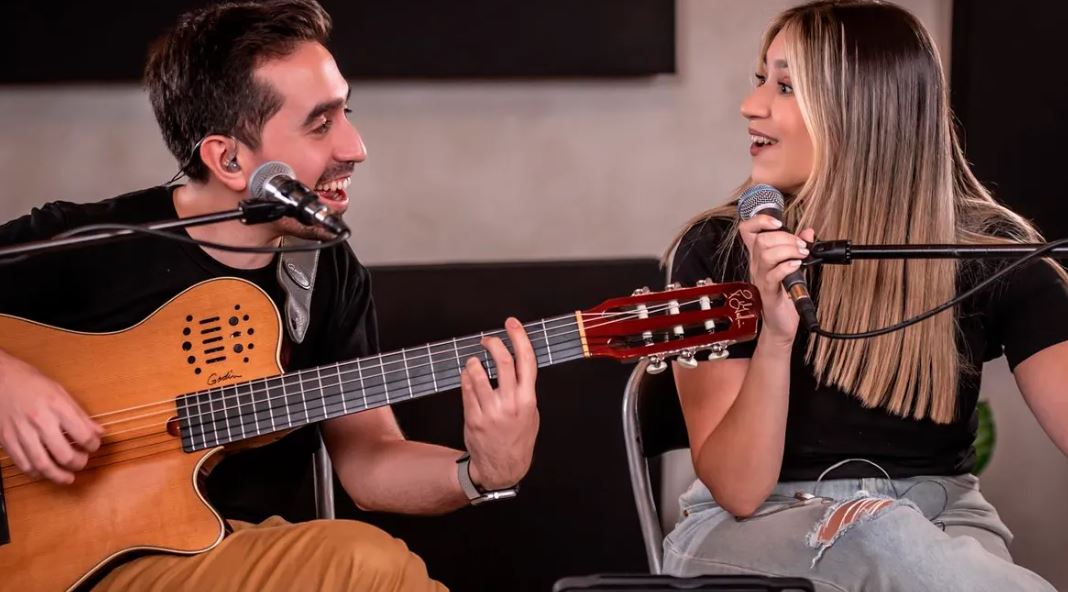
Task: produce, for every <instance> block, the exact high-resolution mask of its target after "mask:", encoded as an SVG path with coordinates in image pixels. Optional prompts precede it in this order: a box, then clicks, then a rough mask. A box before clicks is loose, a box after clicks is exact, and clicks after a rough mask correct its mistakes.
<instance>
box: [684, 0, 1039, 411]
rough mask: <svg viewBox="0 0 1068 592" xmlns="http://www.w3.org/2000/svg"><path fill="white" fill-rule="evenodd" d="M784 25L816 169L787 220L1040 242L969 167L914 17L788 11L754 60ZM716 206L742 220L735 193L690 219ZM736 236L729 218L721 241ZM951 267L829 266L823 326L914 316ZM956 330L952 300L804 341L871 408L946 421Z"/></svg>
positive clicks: (885, 9) (831, 377) (847, 3)
mask: <svg viewBox="0 0 1068 592" xmlns="http://www.w3.org/2000/svg"><path fill="white" fill-rule="evenodd" d="M780 32H783V33H784V35H785V36H784V40H785V42H786V60H787V63H788V64H789V67H790V76H791V79H792V81H793V85H794V93H795V96H796V97H797V101H798V105H799V107H800V110H801V114H802V116H803V118H804V121H805V125H806V127H807V128H808V131H809V134H810V136H811V138H812V142H813V146H814V159H813V168H812V173H811V175H810V176H809V178H808V180H807V182H806V183H805V184H804V186H803V187H801V189H800V190H798V191H797V192H796V193H795V194H794V195H789V196H787V207H786V211H785V212H784V216H785V219H786V222H787V224H788V225H789V226H790V227H791V228H796V229H800V228H808V227H811V228H814V229H815V231H816V236H817V237H821V238H834V239H849V240H851V241H853V243H854V244H880V243H882V244H889V243H953V242H963V243H995V242H1006V241H1013V242H1037V241H1040V240H1041V237H1040V236H1039V234H1038V232H1037V231H1036V230H1035V228H1034V227H1033V226H1032V225H1031V224H1029V223H1028V222H1027V221H1026V220H1024V219H1023V218H1021V217H1020V216H1018V215H1016V214H1015V213H1013V212H1012V211H1010V210H1009V209H1007V208H1005V207H1004V206H1002V205H1000V204H998V203H997V202H995V201H994V199H993V198H992V197H991V195H990V193H989V192H988V191H987V190H986V189H985V188H984V187H983V186H982V185H981V184H980V183H979V181H978V180H977V179H976V178H975V176H974V175H973V174H972V172H971V170H970V169H969V167H968V164H967V162H966V161H965V159H964V155H963V152H962V151H961V148H960V143H959V142H958V140H957V135H956V132H955V130H954V126H953V123H952V117H951V114H950V109H949V104H948V95H947V91H946V82H945V77H944V74H943V72H942V68H941V62H940V60H939V55H938V50H937V48H936V47H935V44H934V42H933V41H932V40H931V37H930V35H929V34H928V32H927V31H926V30H925V29H924V27H923V26H922V25H921V24H920V23H919V21H918V20H917V19H916V18H915V17H914V16H913V15H912V14H910V13H909V12H907V11H906V10H904V9H902V8H900V7H898V6H895V5H893V4H889V3H885V2H877V1H872V0H867V1H865V0H839V1H835V0H820V1H816V2H811V3H808V4H804V5H802V6H798V7H795V8H791V9H789V10H787V11H785V12H783V13H782V14H781V15H779V16H778V17H777V18H776V19H775V20H774V21H773V23H772V25H771V27H770V28H769V29H768V31H767V33H766V34H765V35H764V40H763V48H762V50H761V60H762V61H763V60H764V58H765V57H766V54H767V50H768V46H769V45H770V44H771V41H772V39H774V38H775V36H776V35H778V34H779V33H780ZM748 184H749V183H746V185H748ZM743 188H744V186H743ZM739 191H740V190H739ZM734 197H735V198H737V194H736V195H735V196H734ZM715 217H721V218H732V219H734V218H736V205H735V203H734V202H732V203H729V204H727V205H725V206H721V207H719V208H715V209H712V210H709V211H707V212H704V213H702V214H701V215H699V216H698V217H697V218H695V219H694V220H692V221H691V223H690V224H689V225H688V226H687V227H689V226H692V224H694V223H697V222H700V221H701V220H706V219H709V218H715ZM680 238H681V235H680ZM735 238H736V226H735V229H734V230H733V231H732V232H731V235H730V237H729V239H728V240H726V241H724V244H723V245H722V248H721V251H723V250H726V249H727V248H728V246H729V245H730V244H731V243H732V242H733V241H734V239H735ZM678 240H679V239H678V238H677V239H676V241H675V242H676V244H677V243H678ZM957 271H958V265H957V264H956V262H955V261H953V260H927V261H923V260H913V261H910V262H907V263H906V262H902V261H860V262H856V263H853V264H852V265H850V266H831V265H829V266H824V267H823V268H822V269H821V271H820V281H819V287H818V297H817V301H818V307H819V319H820V324H821V326H822V327H823V328H824V329H827V330H830V331H836V332H847V333H852V332H859V331H866V330H869V329H874V328H879V327H883V326H886V325H890V324H893V323H897V322H899V321H901V320H904V319H906V318H910V317H913V316H915V315H917V314H920V313H922V312H924V311H926V310H928V309H931V308H934V307H935V306H937V305H938V304H941V303H943V302H945V301H946V300H949V299H950V298H952V297H953V296H954V294H955V292H956V287H957V286H956V278H957ZM956 339H957V326H956V321H955V318H954V315H953V314H952V313H950V312H948V311H947V312H946V313H942V314H939V315H937V316H935V317H933V318H931V319H928V320H926V321H924V322H922V323H919V324H916V325H912V326H910V327H908V328H906V329H904V330H903V331H897V332H894V333H890V334H888V335H883V336H881V337H877V338H873V339H863V340H851V341H844V340H829V339H816V338H812V339H810V341H809V344H808V350H807V353H806V359H807V360H808V361H809V362H810V363H811V364H812V366H813V367H814V369H815V373H816V377H817V378H818V380H819V381H820V383H821V384H827V385H833V386H836V387H838V388H840V389H841V390H843V391H845V392H848V393H852V394H853V395H854V396H856V397H858V398H859V399H860V400H861V401H862V402H863V404H864V405H865V406H866V407H882V408H885V409H887V410H888V411H890V412H891V413H893V414H895V415H899V416H903V417H907V416H911V417H913V418H915V419H923V418H930V419H931V420H933V421H935V422H938V423H948V422H950V421H952V420H953V419H954V417H955V414H956V408H957V407H956V403H957V389H958V379H959V376H960V373H961V370H962V369H963V370H965V371H969V372H970V371H975V370H976V369H974V368H964V367H962V365H963V364H964V363H965V362H964V361H963V360H962V358H961V357H960V355H959V354H958V349H957V343H956Z"/></svg>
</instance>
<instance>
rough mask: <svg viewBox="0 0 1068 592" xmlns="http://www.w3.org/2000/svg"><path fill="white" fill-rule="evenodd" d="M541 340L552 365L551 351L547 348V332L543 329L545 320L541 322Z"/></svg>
mask: <svg viewBox="0 0 1068 592" xmlns="http://www.w3.org/2000/svg"><path fill="white" fill-rule="evenodd" d="M541 338H542V339H543V340H545V353H547V354H549V363H550V364H552V363H553V350H552V348H550V347H549V330H548V329H546V328H545V319H542V320H541Z"/></svg>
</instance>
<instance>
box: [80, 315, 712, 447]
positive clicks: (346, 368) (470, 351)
mask: <svg viewBox="0 0 1068 592" xmlns="http://www.w3.org/2000/svg"><path fill="white" fill-rule="evenodd" d="M699 301H700V299H697V300H692V301H686V302H680V303H679V306H680V307H681V306H688V305H690V304H693V303H695V302H699ZM667 308H670V305H663V307H661V308H654V309H650V310H649V312H650V313H654V314H655V313H659V312H661V311H663V310H666V309H667ZM585 314H586V313H583V315H584V316H585ZM594 314H598V315H602V316H621V317H629V318H619V319H613V320H609V321H606V322H600V323H597V322H593V323H587V324H583V327H584V328H585V329H586V330H589V329H598V328H601V327H605V326H608V325H612V324H615V323H619V322H624V321H627V320H632V319H635V318H640V315H639V313H637V312H633V311H629V312H619V313H594ZM559 321H566V322H565V323H564V324H562V325H557V326H555V327H552V329H564V330H563V331H557V332H549V331H548V330H547V331H544V334H545V336H546V339H545V341H546V343H549V341H548V340H549V339H551V338H559V337H563V336H569V335H574V334H576V333H579V332H581V331H582V329H580V328H577V327H578V324H579V323H578V322H577V321H575V320H574V315H565V316H562V317H554V318H552V319H546V322H559ZM537 324H540V322H539V321H535V322H534V323H531V325H537ZM571 327H576V328H571ZM485 336H487V337H489V336H496V337H501V336H504V338H505V339H507V335H506V333H505V332H503V331H501V330H495V331H494V332H490V333H486V334H485ZM472 337H473V336H472ZM469 338H471V337H468V338H460V339H469ZM453 341H456V340H446V341H439V342H434V343H430V344H427V345H421V346H416V347H412V348H406V349H405V350H403V351H405V352H408V351H414V350H422V349H426V348H428V347H429V348H433V347H436V346H441V345H449V344H451V343H452V342H453ZM550 348H551V344H550V345H548V346H546V347H545V349H546V350H548V349H550ZM534 349H535V350H537V349H538V347H535V348H534ZM484 351H485V348H483V347H482V346H481V344H471V345H464V346H460V347H459V349H458V350H457V352H456V353H459V352H462V353H461V354H460V356H459V357H478V355H479V354H481V353H482V352H484ZM400 353H401V352H400V351H395V352H386V353H382V354H377V355H374V356H368V357H365V358H360V359H357V360H348V361H344V362H339V363H337V364H327V365H324V366H318V367H314V368H308V369H305V370H298V371H294V372H292V373H289V374H286V375H275V376H269V377H264V378H257V379H253V380H250V381H246V382H244V383H241V384H248V385H250V388H251V385H252V384H253V383H264V385H265V386H266V382H267V381H271V380H279V381H283V383H280V384H279V385H275V386H273V387H270V386H268V387H266V388H264V389H263V390H260V391H250V392H248V393H234V394H233V395H227V396H224V397H221V398H218V399H211V402H227V401H229V400H232V399H238V398H239V397H241V396H244V395H250V396H251V395H253V394H255V393H256V392H260V393H262V392H267V391H268V390H269V389H270V388H278V387H279V386H289V385H285V384H284V378H287V377H288V378H292V377H294V376H297V375H299V374H301V373H310V372H312V371H316V370H319V371H320V372H319V373H320V374H321V371H322V370H323V369H327V370H328V371H329V372H331V373H332V374H342V373H343V374H346V375H351V374H352V373H353V372H356V373H358V374H359V373H363V372H365V371H374V370H380V372H378V373H377V374H372V375H371V376H367V375H364V377H363V378H364V379H365V380H366V379H374V378H379V377H383V376H385V374H386V373H387V372H388V373H393V372H397V371H398V370H400V369H403V368H404V366H403V364H404V362H405V360H404V359H401V360H386V359H385V358H386V357H388V356H396V355H398V354H400ZM439 353H440V352H439ZM448 353H452V352H448ZM434 355H435V354H434V352H432V351H431V352H430V353H427V354H423V353H419V354H415V355H413V359H422V358H427V359H431V361H430V362H427V363H421V364H418V365H414V366H408V367H407V368H408V370H419V369H421V368H426V367H428V366H433V365H434V364H435V362H433V361H432V358H433V356H434ZM446 355H447V354H446ZM374 358H378V360H379V362H380V363H379V364H376V365H370V366H366V367H365V366H363V365H361V364H360V361H361V360H363V361H369V360H371V359H374ZM390 364H401V366H400V367H399V368H397V369H394V370H386V369H385V367H386V366H387V365H390ZM352 366H356V367H355V368H353V367H352ZM298 380H299V378H298ZM359 380H360V379H359V378H356V379H354V380H350V381H348V382H347V383H346V384H350V383H352V382H358V381H359ZM406 382H407V380H405V379H396V380H392V379H391V380H389V381H383V383H380V384H376V385H373V386H382V385H383V384H384V385H385V388H388V387H389V386H390V385H393V386H396V385H397V384H400V383H406ZM237 386H239V385H227V386H224V387H216V388H212V389H206V390H203V391H195V392H192V393H187V394H184V395H180V396H179V397H178V398H181V397H190V398H192V397H197V396H201V395H206V394H210V393H213V392H221V391H223V390H226V389H235V388H237ZM294 386H296V385H294ZM331 386H332V385H331ZM285 396H286V395H280V396H278V397H270V398H268V399H264V400H262V401H260V402H266V401H272V400H277V399H279V398H284V397H285ZM174 402H175V399H173V398H172V399H166V400H162V401H155V402H152V403H144V404H141V405H137V406H133V407H126V408H123V409H118V410H115V411H110V412H107V413H102V414H97V415H92V416H90V417H91V418H94V419H95V418H99V417H105V416H108V415H117V414H120V413H127V412H129V411H134V410H137V409H141V408H147V407H151V406H155V405H166V406H168V409H166V410H163V411H157V412H152V413H149V414H144V415H139V416H135V417H132V418H124V419H120V420H116V421H113V422H107V423H104V424H101V425H105V426H106V425H114V424H117V423H123V422H126V421H132V420H137V419H143V418H146V417H151V416H153V415H159V414H161V413H173V408H172V407H171V406H172V405H173V404H174ZM243 405H244V404H239V405H238V406H236V407H224V408H221V409H218V410H215V411H214V412H216V413H217V412H220V411H229V410H232V409H238V408H240V407H241V406H243ZM211 413H212V411H209V412H207V413H198V414H194V415H190V416H189V417H191V418H194V417H203V416H210V415H211Z"/></svg>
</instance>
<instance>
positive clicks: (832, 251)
mask: <svg viewBox="0 0 1068 592" xmlns="http://www.w3.org/2000/svg"><path fill="white" fill-rule="evenodd" d="M1058 242H1059V241H1058ZM1047 244H1048V243H1028V244H1009V245H952V244H948V245H947V244H925V245H853V244H851V243H850V241H847V240H835V241H816V242H814V243H812V244H811V245H809V251H810V255H809V257H808V258H807V259H805V264H806V265H818V264H829V265H849V264H850V263H852V262H853V260H854V259H1019V258H1020V257H1023V256H1025V255H1027V254H1029V253H1033V252H1035V251H1037V250H1038V249H1040V248H1042V247H1045V246H1046V245H1047ZM1043 257H1050V258H1052V259H1068V244H1066V245H1061V246H1057V247H1054V248H1052V249H1050V251H1049V253H1046V254H1045V255H1043Z"/></svg>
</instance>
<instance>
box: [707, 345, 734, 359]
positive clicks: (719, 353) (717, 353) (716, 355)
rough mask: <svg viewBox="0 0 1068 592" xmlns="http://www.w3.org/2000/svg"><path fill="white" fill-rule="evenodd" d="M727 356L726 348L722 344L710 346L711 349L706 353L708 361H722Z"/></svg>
mask: <svg viewBox="0 0 1068 592" xmlns="http://www.w3.org/2000/svg"><path fill="white" fill-rule="evenodd" d="M728 355H729V352H728V351H727V347H726V346H725V345H723V344H722V343H717V344H715V345H713V346H712V349H710V350H709V351H708V359H709V360H722V359H723V358H726V357H727V356H728Z"/></svg>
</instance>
